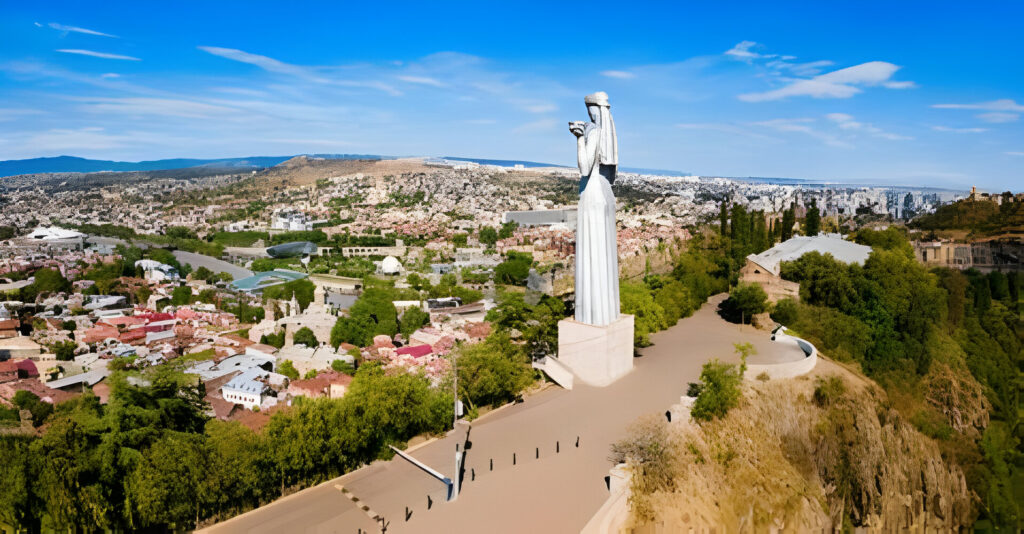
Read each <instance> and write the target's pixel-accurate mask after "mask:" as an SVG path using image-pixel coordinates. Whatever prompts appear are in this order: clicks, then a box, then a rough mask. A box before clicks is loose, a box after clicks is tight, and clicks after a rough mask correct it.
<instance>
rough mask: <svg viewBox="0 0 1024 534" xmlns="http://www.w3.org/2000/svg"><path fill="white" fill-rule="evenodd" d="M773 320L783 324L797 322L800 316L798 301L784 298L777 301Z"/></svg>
mask: <svg viewBox="0 0 1024 534" xmlns="http://www.w3.org/2000/svg"><path fill="white" fill-rule="evenodd" d="M771 315H772V320H774V321H775V322H777V323H779V324H782V325H790V326H792V325H793V323H795V322H796V320H797V318H798V317H799V310H798V309H797V306H796V301H794V300H793V299H782V300H780V301H778V302H776V303H775V307H774V308H773V309H772V313H771Z"/></svg>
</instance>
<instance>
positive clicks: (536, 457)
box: [534, 447, 540, 459]
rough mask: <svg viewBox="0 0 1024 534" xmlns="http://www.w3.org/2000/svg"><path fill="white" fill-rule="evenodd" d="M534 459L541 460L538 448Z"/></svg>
mask: <svg viewBox="0 0 1024 534" xmlns="http://www.w3.org/2000/svg"><path fill="white" fill-rule="evenodd" d="M534 458H535V459H539V458H540V447H537V452H535V453H534Z"/></svg>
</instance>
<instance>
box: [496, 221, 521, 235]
mask: <svg viewBox="0 0 1024 534" xmlns="http://www.w3.org/2000/svg"><path fill="white" fill-rule="evenodd" d="M517 228H519V223H517V222H515V221H509V222H507V223H503V224H502V225H501V228H500V229H499V230H498V239H508V238H510V237H512V236H513V235H515V232H516V229H517Z"/></svg>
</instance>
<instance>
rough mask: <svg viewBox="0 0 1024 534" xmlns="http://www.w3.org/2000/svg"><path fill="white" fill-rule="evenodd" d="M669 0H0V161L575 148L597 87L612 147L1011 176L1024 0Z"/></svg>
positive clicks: (643, 153)
mask: <svg viewBox="0 0 1024 534" xmlns="http://www.w3.org/2000/svg"><path fill="white" fill-rule="evenodd" d="M88 4H95V5H88ZM678 4H681V3H679V2H666V3H650V4H645V3H640V2H621V1H620V2H617V3H607V4H602V3H600V2H587V3H581V4H570V3H561V2H557V3H556V2H538V3H529V2H514V3H502V4H495V3H488V2H464V3H448V4H440V3H431V2H417V3H411V4H408V5H403V4H401V3H397V2H390V3H373V4H370V3H359V4H349V3H345V2H337V1H335V2H323V3H302V2H292V3H287V4H282V3H280V2H274V3H271V2H178V3H174V4H168V3H155V2H115V1H110V2H102V3H99V2H95V3H86V2H66V3H64V2H45V3H44V2H20V1H18V2H15V1H8V0H0V159H20V158H28V157H37V156H54V155H61V154H69V155H76V156H83V157H90V158H104V159H117V160H141V159H159V158H168V157H200V158H216V157H236V156H249V155H286V154H298V153H367V154H390V155H459V156H472V157H486V158H500V159H524V160H533V161H544V162H551V163H561V164H570V165H571V164H573V163H574V158H575V149H574V143H573V138H572V136H571V134H570V133H569V132H568V131H567V127H566V123H567V121H570V120H580V119H584V118H585V110H584V107H583V103H582V97H583V95H585V94H587V93H590V92H593V91H595V90H604V91H606V92H608V93H609V95H610V97H611V102H612V112H613V114H614V115H615V120H616V125H617V127H618V129H619V143H620V160H621V161H620V162H621V164H622V165H624V166H630V167H646V168H661V169H677V170H681V171H688V172H694V173H699V174H705V175H720V176H784V177H797V178H812V179H823V180H847V181H865V182H873V183H892V184H922V185H936V186H958V187H964V186H970V185H972V184H977V185H978V186H979V187H982V188H985V189H990V190H999V191H1002V190H1005V189H1008V188H1009V189H1013V190H1015V191H1019V190H1021V189H1024V188H1022V187H1021V185H1022V184H1024V179H1022V177H1024V173H1022V172H1021V169H1024V129H1022V127H1021V125H1022V124H1024V121H1022V120H1021V116H1022V115H1024V39H1021V38H1020V34H1021V32H1022V29H1024V26H1022V24H1024V23H1022V22H1021V21H1022V20H1024V4H1021V3H1017V2H998V3H995V2H994V3H990V4H987V5H985V4H983V3H973V4H972V3H945V2H921V3H916V2H880V3H871V2H814V3H812V2H800V3H792V4H784V3H778V2H770V3H768V2H758V3H749V4H744V3H741V2H739V3H738V2H731V3H726V4H721V7H717V6H711V5H710V4H711V3H707V4H709V5H703V6H686V5H678ZM282 6H284V7H282ZM481 6H484V7H481Z"/></svg>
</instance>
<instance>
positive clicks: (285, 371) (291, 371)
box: [277, 360, 299, 380]
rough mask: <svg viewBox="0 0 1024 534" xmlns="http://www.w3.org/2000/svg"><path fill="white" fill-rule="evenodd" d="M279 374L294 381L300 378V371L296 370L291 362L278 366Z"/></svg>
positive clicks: (286, 361) (284, 362)
mask: <svg viewBox="0 0 1024 534" xmlns="http://www.w3.org/2000/svg"><path fill="white" fill-rule="evenodd" d="M277 372H278V373H280V374H282V375H284V376H287V377H288V378H290V379H292V380H295V379H297V378H299V370H298V369H296V368H295V365H294V364H293V363H292V361H291V360H285V361H283V362H281V365H278V366H277Z"/></svg>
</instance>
